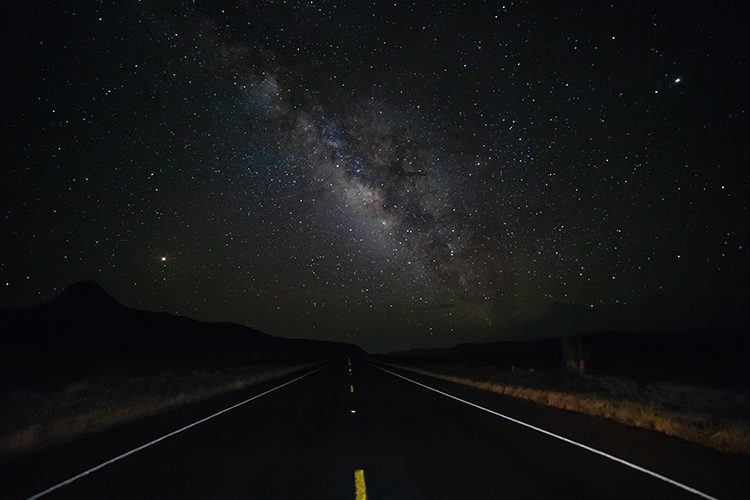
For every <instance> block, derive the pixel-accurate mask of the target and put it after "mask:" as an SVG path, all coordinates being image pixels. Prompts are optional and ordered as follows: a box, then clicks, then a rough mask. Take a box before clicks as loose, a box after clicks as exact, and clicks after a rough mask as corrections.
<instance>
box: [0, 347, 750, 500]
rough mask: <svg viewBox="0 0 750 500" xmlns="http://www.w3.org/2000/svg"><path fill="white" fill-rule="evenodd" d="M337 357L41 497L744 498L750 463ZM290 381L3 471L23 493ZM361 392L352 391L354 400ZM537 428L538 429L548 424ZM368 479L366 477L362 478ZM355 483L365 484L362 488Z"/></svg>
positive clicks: (9, 489) (10, 489)
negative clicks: (297, 378) (682, 485)
mask: <svg viewBox="0 0 750 500" xmlns="http://www.w3.org/2000/svg"><path fill="white" fill-rule="evenodd" d="M399 373H401V374H402V375H403V376H406V377H408V378H410V379H413V380H414V381H417V382H420V383H423V384H426V385H428V386H430V387H433V388H435V389H438V390H441V391H445V392H446V393H448V394H451V395H452V396H455V397H457V398H461V399H462V400H463V401H468V402H471V403H474V404H476V405H480V406H482V407H483V408H486V409H488V410H492V411H495V412H498V413H500V414H503V415H506V416H510V417H512V418H515V419H518V420H519V421H522V422H524V423H526V424H529V425H531V426H535V427H536V428H531V427H528V426H524V425H522V424H519V423H516V422H511V421H509V420H507V419H505V418H502V417H500V416H498V415H495V414H492V413H490V412H488V411H485V410H483V409H480V408H477V407H476V406H471V405H469V404H466V403H465V402H463V401H459V400H456V399H453V398H450V397H447V396H445V395H442V394H438V393H436V392H434V391H432V390H429V389H427V388H425V387H422V386H420V385H417V384H415V383H413V382H411V381H408V380H405V379H403V378H400V377H398V376H396V375H393V374H391V373H387V372H385V371H383V370H382V369H380V368H377V367H375V366H373V365H371V364H370V363H369V362H367V361H364V360H357V359H355V360H352V366H351V372H350V371H349V369H348V366H347V361H346V360H341V361H336V362H333V363H331V364H329V365H327V366H325V367H323V368H322V369H320V370H319V371H317V372H315V373H312V374H310V375H308V376H304V377H302V378H300V379H299V380H296V381H294V382H292V383H290V384H288V385H286V386H284V387H281V388H279V389H277V390H273V391H272V392H270V393H268V394H265V395H263V396H261V397H258V398H256V399H253V400H251V401H248V402H247V403H245V404H243V405H241V406H238V407H236V408H233V409H231V410H229V411H226V412H224V413H221V414H219V415H216V416H214V417H212V418H210V419H209V420H206V421H204V422H202V423H200V424H198V425H194V426H192V427H189V428H187V429H185V430H184V431H182V432H179V433H177V434H174V435H171V436H169V437H166V438H165V439H163V440H160V441H158V442H155V443H154V444H153V445H151V446H147V447H145V448H143V449H141V450H139V451H136V452H134V453H132V454H130V455H128V456H125V457H123V458H121V459H119V460H116V461H114V462H112V463H110V464H108V465H106V466H104V467H101V468H100V469H98V470H95V471H92V472H91V473H89V474H87V475H85V476H83V477H80V478H79V479H77V480H75V481H73V482H71V483H69V484H66V485H64V486H61V487H59V488H57V489H55V490H54V491H51V492H50V493H48V494H46V495H44V496H43V498H50V499H52V498H76V499H78V498H128V499H131V498H243V499H247V498H263V499H265V498H306V499H308V498H326V499H334V498H349V499H351V498H354V497H355V494H356V489H357V487H359V488H360V493H363V492H364V490H365V489H366V495H367V496H368V497H369V498H372V499H394V498H431V499H432V498H462V499H463V498H576V499H582V498H700V497H699V496H697V495H696V494H694V493H690V492H689V491H687V490H685V489H683V488H681V487H680V486H676V485H674V484H670V483H668V482H667V481H665V480H664V479H661V478H657V477H654V476H653V475H650V474H648V473H646V472H643V471H640V470H636V469H633V468H632V467H630V466H628V465H627V464H624V463H622V462H618V461H616V460H615V459H613V458H608V457H605V456H602V455H601V454H598V453H597V452H594V451H591V450H588V449H584V448H581V447H580V446H577V445H575V444H572V443H570V442H566V441H563V440H561V439H558V438H556V437H554V436H551V435H549V434H545V433H544V432H542V431H541V430H545V431H548V432H551V433H554V434H557V435H560V436H563V437H565V438H569V439H571V440H573V441H575V442H577V443H581V444H583V445H586V446H589V447H591V448H592V449H594V450H598V451H600V452H604V453H607V454H610V455H611V456H612V457H614V458H616V459H620V460H624V461H626V462H628V463H631V464H635V465H637V466H641V467H643V468H645V469H647V470H648V471H652V472H654V473H657V474H660V475H663V476H665V477H666V478H669V479H672V480H674V481H677V482H679V483H680V484H684V485H686V486H688V487H692V488H696V489H698V490H700V491H701V492H704V493H706V494H708V495H710V496H714V497H718V498H747V494H748V487H750V482H749V481H748V478H749V477H750V474H748V473H749V472H750V460H748V459H746V458H742V457H737V456H730V455H724V454H720V453H717V452H714V451H711V450H708V449H705V448H702V447H700V446H697V445H692V444H689V443H685V442H682V441H679V440H676V439H672V438H669V437H665V436H663V435H660V434H657V433H653V432H648V431H642V430H637V429H631V428H628V427H625V426H622V425H618V424H614V423H610V422H606V421H602V420H598V419H592V418H588V417H585V416H582V415H578V414H574V413H570V412H565V411H561V410H555V409H549V408H540V407H538V406H536V405H534V404H532V403H528V402H526V401H519V400H515V399H512V398H506V397H499V396H496V395H492V394H487V393H484V392H481V391H478V390H474V389H470V388H464V387H461V386H458V385H455V384H451V383H447V382H440V381H436V380H433V379H430V378H428V377H420V376H417V375H413V374H410V373H408V372H399ZM294 378H295V377H294V376H293V377H287V378H285V379H279V380H276V381H274V382H271V383H268V384H264V385H262V386H257V387H254V388H251V389H249V390H245V391H241V392H238V393H233V394H231V395H226V396H223V397H221V398H217V399H214V400H211V401H208V402H204V403H201V404H197V405H192V406H190V407H188V408H184V409H181V410H179V411H173V412H169V413H166V414H163V415H159V416H157V417H153V418H149V419H145V420H142V421H139V422H136V423H133V424H129V425H126V426H123V427H122V428H118V429H113V430H111V431H107V432H103V433H100V434H97V435H94V436H89V437H86V438H82V439H79V440H77V441H75V442H73V443H69V444H66V445H63V446H60V447H57V448H55V449H52V450H48V451H46V452H44V453H40V454H37V455H35V456H30V457H26V458H24V459H22V460H18V461H16V462H12V463H9V464H5V465H2V466H0V497H2V498H27V497H30V496H32V495H34V494H37V493H39V492H42V491H44V490H45V489H47V488H48V487H50V486H53V485H56V484H59V483H60V482H61V481H64V480H66V479H69V478H71V477H75V476H76V475H77V474H79V473H81V472H83V471H86V470H88V469H90V468H91V467H94V466H96V465H97V464H101V463H103V462H105V461H107V460H110V459H112V458H114V457H117V456H119V455H121V454H123V453H126V452H128V451H129V450H132V449H134V448H136V447H138V446H140V445H143V444H144V443H148V442H151V441H153V440H155V439H158V438H160V437H162V436H165V435H166V434H168V433H170V432H173V431H175V430H177V429H180V428H183V427H184V426H188V425H191V424H192V423H195V422H196V421H199V420H200V419H202V418H205V417H206V416H209V415H213V414H215V413H216V412H218V411H220V410H223V409H226V408H228V407H231V406H232V405H234V404H236V403H238V402H241V401H244V400H246V399H248V398H251V397H254V396H256V395H258V394H261V393H263V392H264V391H267V390H270V389H274V387H277V386H279V385H280V384H282V383H284V382H288V381H290V380H292V379H294ZM352 391H353V392H352ZM540 429H541V430H540ZM357 471H361V472H359V473H358V472H357ZM357 483H358V484H357Z"/></svg>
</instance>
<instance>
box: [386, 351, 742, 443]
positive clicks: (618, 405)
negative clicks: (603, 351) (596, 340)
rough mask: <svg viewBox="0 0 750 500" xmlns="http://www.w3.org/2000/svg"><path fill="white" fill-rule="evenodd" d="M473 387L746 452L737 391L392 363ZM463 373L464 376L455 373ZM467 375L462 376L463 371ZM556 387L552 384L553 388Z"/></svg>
mask: <svg viewBox="0 0 750 500" xmlns="http://www.w3.org/2000/svg"><path fill="white" fill-rule="evenodd" d="M392 366H394V367H396V368H401V369H404V370H408V371H411V372H414V373H419V374H421V375H427V376H429V377H434V378H438V379H441V380H447V381H450V382H455V383H458V384H462V385H466V386H470V387H475V388H477V389H481V390H485V391H490V392H494V393H497V394H503V395H505V396H511V397H514V398H521V399H526V400H529V401H534V402H535V403H538V404H540V405H544V406H552V407H555V408H562V409H564V410H570V411H576V412H580V413H585V414H587V415H591V416H595V417H601V418H606V419H609V420H613V421H616V422H620V423H623V424H626V425H630V426H633V427H640V428H643V429H649V430H655V431H659V432H663V433H665V434H668V435H670V436H675V437H678V438H681V439H685V440H687V441H692V442H695V443H699V444H701V445H704V446H708V447H711V448H714V449H716V450H719V451H723V452H727V453H738V454H743V455H750V424H748V418H747V416H748V415H750V401H748V398H747V396H745V395H742V394H736V393H729V392H724V391H719V390H716V389H706V388H698V387H689V386H680V385H676V384H666V383H661V384H650V385H639V384H636V383H635V382H633V381H629V380H625V379H621V378H615V377H591V376H587V377H585V378H583V377H578V379H579V380H577V381H574V382H573V383H571V380H570V379H569V378H567V379H566V377H559V378H560V381H559V382H558V383H554V382H551V379H552V378H553V377H549V376H546V377H545V376H544V375H541V374H527V375H526V376H525V377H518V376H514V377H509V376H507V375H505V374H502V373H500V371H499V370H498V369H494V368H491V367H481V368H478V369H477V368H468V367H466V366H462V365H457V364H442V365H433V366H431V369H430V370H426V369H421V368H416V367H412V366H405V365H402V364H398V365H392ZM461 372H463V373H464V375H463V376H461V375H458V373H461ZM466 373H468V374H469V376H468V377H467V376H466V375H465V374H466ZM555 386H557V387H555Z"/></svg>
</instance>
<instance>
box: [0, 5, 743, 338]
mask: <svg viewBox="0 0 750 500" xmlns="http://www.w3.org/2000/svg"><path fill="white" fill-rule="evenodd" d="M6 10H7V12H6V13H5V14H4V17H5V20H4V21H5V27H4V29H3V35H2V36H3V37H4V38H5V40H4V42H3V48H2V53H3V65H2V66H3V77H2V82H3V84H2V88H1V89H0V92H2V102H3V115H4V117H5V119H4V120H3V134H2V137H3V151H4V155H3V156H4V158H3V162H2V167H1V168H2V169H1V170H0V215H1V216H2V218H1V219H0V241H2V246H1V247H0V305H1V306H4V307H18V306H24V305H29V304H33V303H38V302H42V301H44V300H49V299H51V298H53V297H55V296H57V295H58V294H59V293H60V291H61V290H63V289H64V288H65V287H67V286H69V285H70V284H72V283H74V282H77V281H80V280H84V279H94V280H96V281H97V282H99V283H100V284H101V285H102V286H103V287H104V288H105V289H106V290H108V291H109V292H110V293H112V294H113V295H114V296H115V297H117V298H118V299H119V300H121V301H122V302H123V303H124V304H126V305H128V306H130V307H135V308H141V309H148V310H161V311H167V312H170V313H177V314H180V315H186V316H189V317H193V318H196V319H200V320H206V321H230V322H236V323H241V324H245V325H248V326H252V327H254V328H257V329H260V330H263V331H265V332H268V333H271V334H275V335H282V336H291V337H299V336H303V337H310V338H319V339H328V340H341V341H348V342H354V343H357V344H359V345H361V346H362V347H364V348H366V349H368V350H372V351H384V350H392V349H404V348H409V347H429V346H447V345H453V344H457V343H461V342H469V341H472V342H476V341H479V342H484V341H494V340H505V339H518V338H532V337H539V336H547V335H559V334H563V333H571V332H576V331H595V330H660V329H686V328H694V327H703V326H722V325H726V324H736V323H740V322H743V321H744V322H746V321H747V319H748V318H747V313H746V310H748V309H749V308H748V306H750V299H749V298H750V287H749V286H748V283H747V281H748V280H747V278H748V270H749V268H750V265H749V264H750V261H749V260H748V246H747V245H748V243H749V242H748V239H749V238H750V233H749V232H748V229H749V228H750V213H749V212H750V211H749V209H748V205H749V204H750V168H749V167H750V162H749V161H748V160H750V155H748V153H747V140H748V136H749V135H748V131H749V128H748V114H747V110H748V97H747V96H748V89H750V78H748V75H749V74H748V62H749V60H748V59H749V57H748V56H749V53H748V47H750V40H749V39H748V38H750V37H749V36H748V31H747V29H746V25H747V23H748V19H747V17H746V15H745V14H744V13H743V12H742V11H741V10H740V7H739V3H736V4H735V5H734V6H733V5H732V4H726V5H721V4H720V3H716V2H699V3H697V4H693V3H691V2H679V3H669V2H630V1H623V2H580V3H579V2H515V1H508V2H479V1H476V2H422V1H419V2H408V3H407V2H379V1H376V2H321V1H313V2H291V1H288V2H282V1H271V2H248V3H241V4H239V5H237V4H235V3H234V2H226V3H224V2H215V1H211V2H208V1H206V2H201V1H196V2H160V1H154V2H135V1H131V2H112V1H108V2H94V1H91V2H57V1H52V2H47V3H44V4H43V6H41V7H40V4H38V3H36V2H14V3H11V4H10V5H9V6H8V7H7V9H6Z"/></svg>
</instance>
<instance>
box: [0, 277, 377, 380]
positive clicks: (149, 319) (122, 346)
mask: <svg viewBox="0 0 750 500" xmlns="http://www.w3.org/2000/svg"><path fill="white" fill-rule="evenodd" d="M0 331H2V332H3V335H2V337H0V365H2V366H0V377H2V378H1V379H2V380H3V381H5V382H6V383H8V384H10V385H11V386H13V385H24V384H32V385H33V384H34V383H42V384H44V383H47V382H49V381H50V380H55V379H68V378H71V377H72V378H79V377H85V376H94V375H97V374H102V373H110V372H112V371H115V370H120V371H122V370H125V371H133V372H139V373H140V372H143V371H154V372H159V371H164V370H165V369H171V368H193V367H200V368H221V367H227V366H239V365H244V364H256V363H265V362H269V363H273V362H287V361H303V360H313V359H321V358H329V357H338V356H343V355H351V354H362V353H364V351H362V350H361V349H360V348H359V347H357V346H355V345H351V344H343V343H337V342H327V341H320V340H308V339H287V338H280V337H273V336H271V335H268V334H265V333H263V332H260V331H258V330H254V329H252V328H248V327H245V326H241V325H236V324H230V323H205V322H201V321H197V320H193V319H190V318H186V317H181V316H174V315H171V314H168V313H163V312H150V311H140V310H136V309H130V308H128V307H125V306H124V305H122V304H121V303H120V302H118V301H117V300H116V299H115V298H114V297H112V296H111V295H110V294H109V293H107V292H106V291H105V290H104V289H103V288H102V287H101V286H100V285H99V284H98V283H96V282H94V281H83V282H80V283H76V284H74V285H72V286H70V287H69V288H67V289H66V290H65V291H63V292H62V293H61V294H60V295H59V296H58V297H57V298H55V299H53V300H52V301H50V302H47V303H44V304H39V305H36V306H31V307H27V308H22V309H12V310H8V309H5V310H0Z"/></svg>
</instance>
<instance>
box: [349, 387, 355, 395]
mask: <svg viewBox="0 0 750 500" xmlns="http://www.w3.org/2000/svg"><path fill="white" fill-rule="evenodd" d="M349 390H350V391H351V392H352V394H354V386H353V385H350V386H349Z"/></svg>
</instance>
